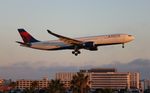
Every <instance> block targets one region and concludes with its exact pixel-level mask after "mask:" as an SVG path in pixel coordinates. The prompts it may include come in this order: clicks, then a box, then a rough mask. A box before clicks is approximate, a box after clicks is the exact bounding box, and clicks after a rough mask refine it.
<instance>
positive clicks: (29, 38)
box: [18, 29, 39, 43]
mask: <svg viewBox="0 0 150 93" xmlns="http://www.w3.org/2000/svg"><path fill="white" fill-rule="evenodd" d="M18 31H19V33H20V35H21V37H22V39H23V41H24V43H32V42H39V41H38V40H36V39H35V38H34V37H32V36H31V35H30V34H29V33H28V32H27V31H25V30H24V29H18Z"/></svg>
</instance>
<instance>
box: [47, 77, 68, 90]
mask: <svg viewBox="0 0 150 93" xmlns="http://www.w3.org/2000/svg"><path fill="white" fill-rule="evenodd" d="M48 88H49V92H50V93H65V88H64V84H63V83H61V81H60V80H59V79H56V80H51V82H50V84H49V87H48Z"/></svg>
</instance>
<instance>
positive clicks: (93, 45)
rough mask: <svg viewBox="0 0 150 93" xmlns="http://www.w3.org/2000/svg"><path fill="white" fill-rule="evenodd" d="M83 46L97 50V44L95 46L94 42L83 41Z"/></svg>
mask: <svg viewBox="0 0 150 93" xmlns="http://www.w3.org/2000/svg"><path fill="white" fill-rule="evenodd" d="M83 47H84V48H85V49H88V50H92V51H96V50H98V49H97V46H95V44H94V42H85V43H84V44H83Z"/></svg>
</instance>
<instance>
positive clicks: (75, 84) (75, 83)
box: [71, 72, 89, 93]
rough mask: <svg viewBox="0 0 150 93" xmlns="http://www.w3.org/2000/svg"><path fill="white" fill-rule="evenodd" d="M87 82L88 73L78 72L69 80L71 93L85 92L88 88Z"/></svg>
mask: <svg viewBox="0 0 150 93" xmlns="http://www.w3.org/2000/svg"><path fill="white" fill-rule="evenodd" d="M87 83H88V75H86V76H85V75H84V73H82V72H78V73H77V75H74V76H73V79H72V80H71V89H72V90H73V93H87V90H88V88H89V86H88V85H87Z"/></svg>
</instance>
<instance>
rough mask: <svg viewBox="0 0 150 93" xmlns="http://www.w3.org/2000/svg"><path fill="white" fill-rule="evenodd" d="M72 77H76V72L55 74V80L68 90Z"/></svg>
mask: <svg viewBox="0 0 150 93" xmlns="http://www.w3.org/2000/svg"><path fill="white" fill-rule="evenodd" d="M74 75H76V72H60V73H56V79H60V80H61V82H62V83H63V84H64V87H65V88H70V82H71V80H72V77H73V76H74Z"/></svg>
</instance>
